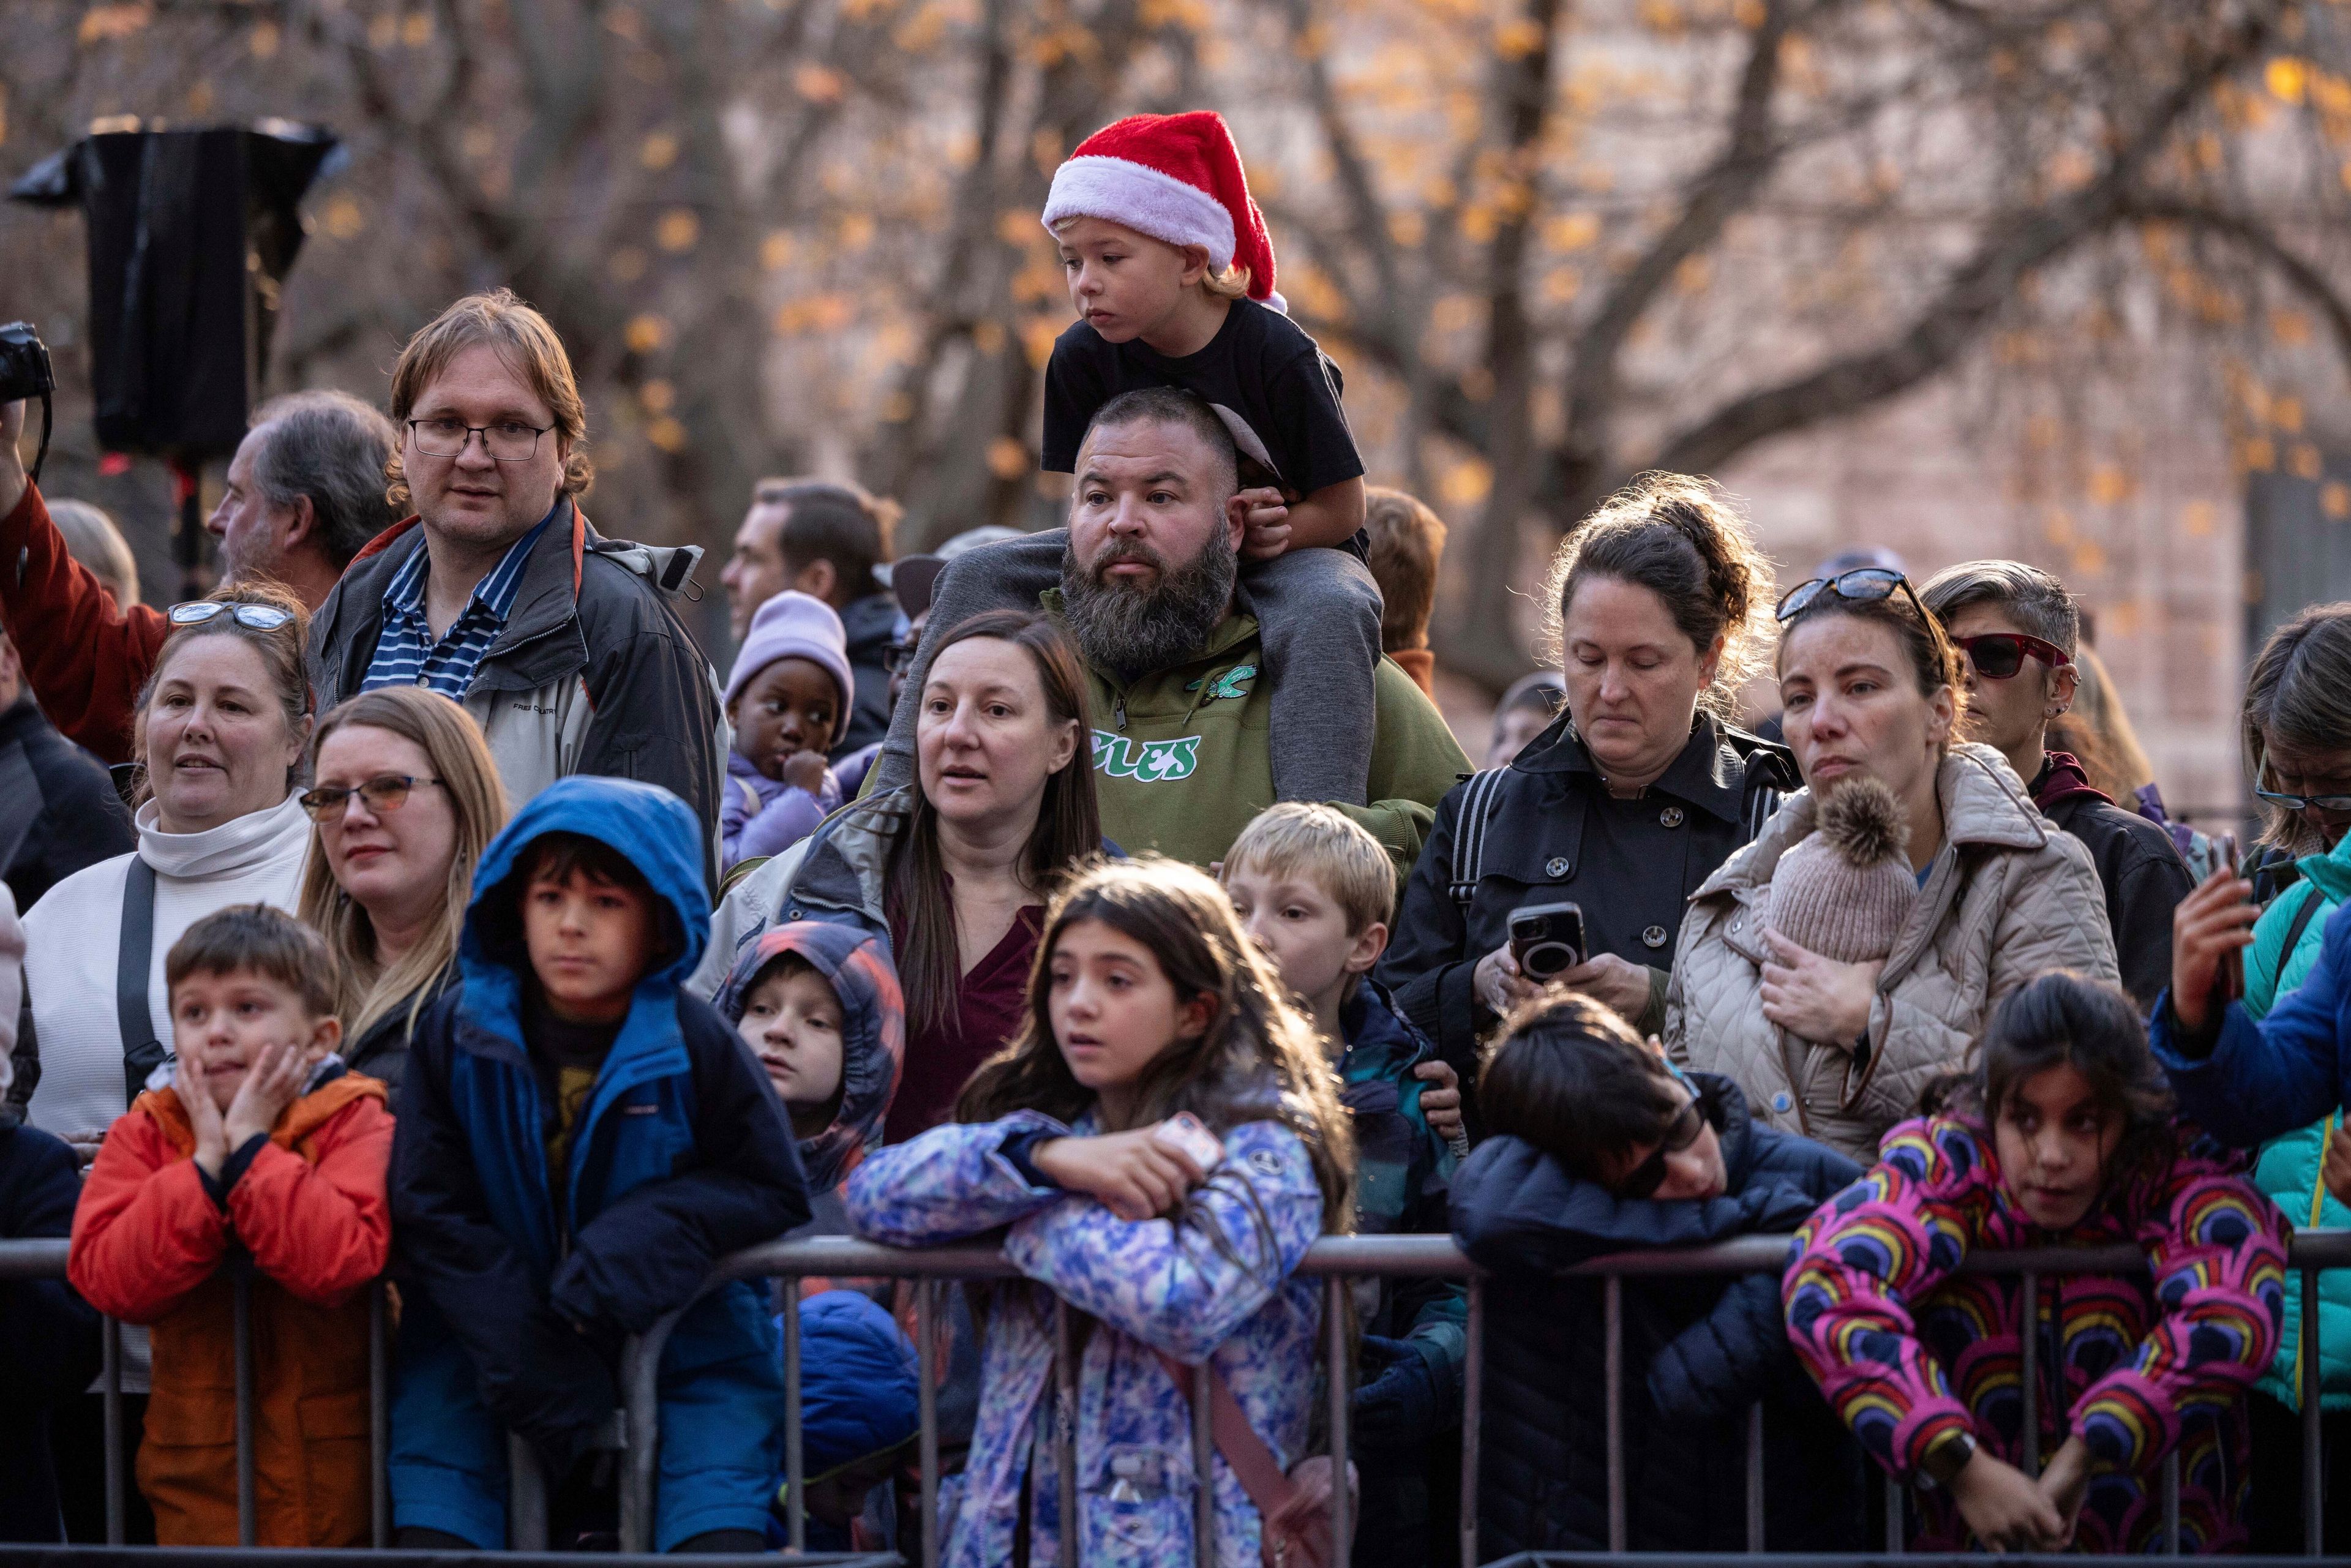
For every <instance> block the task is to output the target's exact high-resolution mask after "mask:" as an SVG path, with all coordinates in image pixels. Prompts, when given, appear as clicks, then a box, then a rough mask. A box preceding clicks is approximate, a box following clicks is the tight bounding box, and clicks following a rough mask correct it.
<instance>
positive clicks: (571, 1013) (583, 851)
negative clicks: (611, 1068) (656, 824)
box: [520, 832, 664, 1023]
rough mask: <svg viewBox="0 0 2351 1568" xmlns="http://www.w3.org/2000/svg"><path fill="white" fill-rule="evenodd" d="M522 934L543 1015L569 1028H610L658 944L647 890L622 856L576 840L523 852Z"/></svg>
mask: <svg viewBox="0 0 2351 1568" xmlns="http://www.w3.org/2000/svg"><path fill="white" fill-rule="evenodd" d="M522 864H523V868H524V869H523V871H522V873H521V878H520V880H521V883H522V911H521V915H522V933H523V945H524V947H525V950H526V951H527V952H528V955H529V956H530V968H531V974H532V976H533V977H535V979H536V980H537V982H538V989H539V994H540V995H541V996H542V997H544V998H546V1002H547V1006H548V1009H549V1011H551V1012H553V1013H554V1014H555V1016H556V1017H557V1018H559V1019H564V1020H565V1021H567V1022H570V1023H617V1022H619V1021H620V1020H621V1019H624V1018H626V1017H627V1016H628V1013H629V1007H630V1004H631V1003H632V1001H634V1000H635V998H636V989H637V982H638V981H639V980H641V979H643V977H644V976H645V974H646V972H647V971H648V970H650V969H652V968H653V967H654V965H655V963H656V962H657V960H658V959H659V958H660V956H661V955H662V952H663V948H664V941H663V937H662V934H661V919H660V915H659V913H658V909H657V904H656V901H655V899H654V897H653V888H652V887H651V886H650V885H649V884H648V883H646V881H645V878H644V873H642V872H640V871H639V870H638V869H637V868H636V867H635V866H633V865H632V864H631V863H630V862H629V860H628V857H627V856H625V855H623V854H622V853H621V852H619V851H618V850H615V849H613V848H611V846H610V845H608V844H604V843H601V842H599V841H596V840H594V839H590V838H587V837H585V836H583V835H581V834H579V833H561V832H558V833H547V834H544V835H542V836H541V837H539V838H538V839H535V840H533V841H531V843H530V845H529V847H528V848H527V849H526V850H525V851H524V852H523V856H522Z"/></svg>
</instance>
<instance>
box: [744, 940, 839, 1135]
mask: <svg viewBox="0 0 2351 1568" xmlns="http://www.w3.org/2000/svg"><path fill="white" fill-rule="evenodd" d="M841 1024H842V1009H841V998H840V997H839V996H837V995H835V994H834V992H833V988H832V985H831V982H830V981H828V980H827V979H826V978H825V977H824V976H823V975H822V974H820V973H819V972H818V970H817V967H816V966H815V965H813V964H811V963H810V962H809V961H808V960H807V959H806V958H803V957H801V956H799V954H797V953H785V954H782V955H780V956H778V957H777V958H776V959H774V960H773V961H772V962H770V963H769V964H768V967H766V968H764V969H762V970H760V971H759V973H758V977H757V978H755V979H754V980H753V981H752V982H751V988H750V989H749V991H748V992H747V993H746V994H745V997H744V1000H743V1017H742V1019H741V1020H740V1021H739V1022H738V1023H737V1025H736V1028H737V1030H740V1031H741V1033H742V1036H743V1043H744V1044H746V1045H747V1046H749V1047H750V1048H751V1052H752V1054H753V1055H755V1056H757V1057H758V1059H759V1065H760V1066H761V1067H762V1068H764V1069H765V1070H766V1071H767V1074H768V1082H770V1083H772V1084H774V1085H775V1087H776V1094H777V1097H778V1098H779V1099H781V1100H782V1101H783V1103H784V1107H785V1109H786V1110H788V1111H789V1112H790V1113H791V1118H792V1133H793V1135H794V1136H796V1137H801V1138H809V1137H813V1136H815V1135H816V1134H819V1133H821V1132H822V1131H824V1129H825V1128H826V1127H828V1126H830V1125H831V1123H832V1119H833V1115H834V1113H835V1111H836V1110H837V1108H838V1107H839V1106H840V1104H841V1077H842V1055H841Z"/></svg>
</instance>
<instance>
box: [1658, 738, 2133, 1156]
mask: <svg viewBox="0 0 2351 1568" xmlns="http://www.w3.org/2000/svg"><path fill="white" fill-rule="evenodd" d="M1936 789H1937V790H1938V792H1939V793H1940V795H1941V797H1942V803H1943V825H1944V834H1943V846H1942V848H1941V849H1940V850H1938V852H1936V855H1935V861H1934V864H1933V865H1932V866H1931V867H1930V868H1929V869H1928V873H1927V883H1926V886H1925V887H1924V888H1922V889H1921V890H1920V892H1919V895H1918V899H1917V902H1916V903H1915V904H1912V905H1911V909H1910V915H1909V918H1908V920H1907V922H1906V923H1905V925H1904V926H1903V928H1902V930H1901V932H1900V934H1899V935H1897V936H1896V937H1895V941H1894V950H1893V953H1892V954H1891V955H1890V956H1888V957H1887V959H1886V967H1885V968H1884V970H1883V971H1881V972H1880V973H1879V975H1878V977H1877V996H1876V999H1875V1000H1874V1001H1873V1002H1872V1003H1871V1005H1870V1009H1869V1034H1868V1038H1867V1042H1866V1044H1865V1045H1864V1044H1862V1043H1861V1042H1855V1041H1848V1042H1842V1043H1832V1044H1825V1045H1823V1044H1820V1043H1817V1042H1815V1041H1812V1040H1801V1039H1799V1038H1797V1037H1796V1036H1794V1035H1792V1034H1790V1033H1788V1032H1787V1031H1786V1030H1782V1029H1781V1028H1779V1027H1778V1026H1777V1025H1775V1024H1772V1023H1771V1022H1770V1021H1768V1020H1767V1019H1765V1018H1764V1017H1763V998H1762V983H1763V978H1762V962H1763V959H1764V958H1765V956H1767V955H1768V953H1769V948H1768V946H1767V945H1766V944H1765V943H1764V941H1763V924H1764V917H1765V914H1766V909H1767V906H1768V904H1769V902H1770V895H1771V868H1772V867H1773V866H1775V865H1777V864H1778V863H1779V861H1780V856H1781V855H1782V854H1783V853H1785V852H1787V851H1788V850H1790V849H1792V848H1793V847H1794V846H1795V845H1796V844H1797V843H1798V842H1799V841H1802V839H1803V838H1804V837H1805V835H1806V834H1808V833H1810V832H1811V831H1813V795H1812V791H1811V790H1809V789H1807V790H1804V791H1802V792H1801V793H1799V794H1795V795H1792V796H1790V797H1789V798H1788V800H1786V802H1785V803H1783V804H1782V806H1781V808H1780V810H1779V811H1778V812H1777V814H1775V815H1774V816H1773V817H1772V819H1771V821H1769V822H1767V823H1765V824H1764V827H1763V831H1762V833H1761V835H1760V836H1758V837H1757V839H1756V840H1755V841H1754V842H1753V843H1751V844H1749V845H1748V846H1747V847H1746V848H1745V849H1743V850H1740V852H1738V853H1737V854H1734V855H1732V856H1731V857H1730V859H1729V860H1728V861H1726V862H1724V863H1723V866H1722V869H1721V870H1719V871H1718V872H1716V873H1714V875H1712V876H1711V877H1709V878H1708V879H1707V881H1706V882H1705V883H1704V884H1703V885H1701V886H1700V887H1699V888H1698V892H1697V893H1696V894H1692V895H1691V898H1690V906H1689V912H1688V913H1687V915H1684V916H1683V918H1682V932H1681V942H1680V944H1679V946H1678V949H1677V957H1676V959H1675V963H1674V972H1673V979H1672V981H1671V983H1670V984H1669V985H1668V986H1667V989H1666V1036H1665V1038H1666V1045H1667V1050H1668V1051H1671V1053H1672V1054H1673V1057H1674V1059H1675V1060H1676V1061H1680V1062H1682V1063H1684V1064H1686V1065H1687V1066H1689V1067H1693V1068H1697V1069H1698V1070H1700V1071H1707V1072H1719V1073H1722V1074H1723V1075H1725V1076H1726V1077H1729V1078H1731V1079H1734V1080H1736V1081H1737V1082H1738V1083H1739V1086H1740V1088H1741V1089H1743V1090H1745V1091H1746V1092H1747V1099H1748V1103H1749V1104H1750V1106H1752V1107H1753V1109H1754V1113H1755V1114H1756V1115H1757V1116H1759V1117H1761V1118H1762V1119H1764V1120H1765V1121H1767V1122H1769V1123H1770V1124H1771V1125H1772V1126H1775V1127H1779V1128H1782V1129H1784V1130H1787V1131H1790V1132H1797V1133H1802V1134H1804V1135H1805V1136H1807V1137H1811V1138H1816V1139H1818V1140H1820V1141H1821V1142H1822V1143H1824V1144H1826V1145H1829V1146H1830V1147H1831V1148H1834V1149H1836V1150H1837V1151H1839V1152H1840V1153H1842V1154H1844V1155H1849V1156H1850V1157H1852V1158H1854V1159H1856V1160H1859V1161H1860V1162H1861V1163H1862V1164H1864V1165H1867V1164H1869V1163H1871V1162H1872V1161H1874V1160H1875V1159H1876V1157H1877V1140H1878V1137H1879V1135H1880V1134H1883V1133H1884V1132H1886V1129H1887V1128H1889V1127H1891V1126H1893V1125H1894V1124H1896V1122H1899V1121H1901V1120H1902V1119H1903V1118H1905V1117H1907V1116H1910V1115H1913V1114H1915V1113H1916V1112H1917V1099H1918V1091H1919V1090H1920V1089H1921V1088H1922V1087H1924V1086H1925V1085H1926V1084H1927V1083H1928V1082H1929V1081H1931V1080H1932V1079H1934V1078H1935V1077H1936V1076H1937V1075H1938V1074H1939V1073H1943V1072H1947V1071H1953V1070H1955V1069H1959V1068H1962V1067H1967V1066H1970V1065H1971V1064H1972V1063H1973V1062H1974V1061H1975V1040H1976V1035H1977V1033H1978V1031H1979V1030H1980V1029H1981V1028H1982V1026H1983V1022H1984V1019H1985V1017H1986V1016H1987V1015H1988V1014H1989V1012H1990V1011H1991V1004H1992V1003H1993V1002H1995V1001H1997V1000H1999V999H2000V998H2001V997H2003V996H2005V995H2007V994H2008V993H2009V992H2010V991H2011V990H2014V989H2015V988H2017V987H2018V986H2021V985H2022V984H2023V983H2024V982H2025V981H2026V980H2029V979H2031V978H2032V977H2033V976H2035V975H2038V974H2041V973H2043V971H2046V970H2049V969H2055V968H2067V969H2074V970H2077V971H2079V972H2081V973H2083V974H2085V975H2089V976H2092V977H2095V978H2097V979H2101V980H2106V981H2110V982H2111V981H2113V980H2115V979H2116V969H2115V944H2114V937H2113V936H2112V935H2111V934H2110V933H2109V932H2108V931H2107V929H2106V906H2105V895H2104V894H2102V893H2101V892H2100V890H2099V887H2098V873H2097V869H2096V867H2095V865H2093V864H2092V862H2091V860H2090V852H2089V851H2087V850H2086V849H2085V848H2083V847H2082V843H2081V841H2079V840H2078V839H2075V838H2074V837H2073V836H2072V835H2071V834H2069V833H2066V832H2064V831H2062V830H2061V829H2059V828H2058V827H2056V826H2055V825H2054V824H2053V823H2052V822H2050V821H2048V820H2047V819H2046V818H2044V817H2043V816H2042V815H2041V813H2040V812H2039V811H2038V810H2035V809H2034V808H2033V805H2032V797H2031V796H2030V795H2028V794H2027V793H2026V792H2025V789H2024V785H2023V783H2022V781H2021V780H2019V779H2018V778H2017V777H2016V774H2015V772H2014V770H2013V769H2011V768H2010V767H2009V766H2008V763H2007V761H2006V760H2005V759H2004V758H2002V757H2001V754H2000V753H1999V752H1997V751H1994V750H1993V749H1991V747H1987V746H1978V745H1973V744H1970V743H1966V742H1962V743H1959V744H1957V745H1954V746H1953V747H1951V750H1950V754H1949V756H1948V757H1946V758H1944V759H1943V764H1942V768H1941V769H1940V771H1939V772H1938V775H1937V778H1936Z"/></svg>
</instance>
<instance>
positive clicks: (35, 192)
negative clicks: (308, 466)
mask: <svg viewBox="0 0 2351 1568" xmlns="http://www.w3.org/2000/svg"><path fill="white" fill-rule="evenodd" d="M337 145H338V144H337V142H336V139H335V137H334V135H333V133H331V132H329V131H325V130H322V129H320V128H319V127H317V126H309V125H298V124H295V123H293V122H292V121H289V120H264V121H261V122H260V123H258V124H256V125H255V126H252V127H243V126H225V127H214V128H211V129H206V130H193V131H112V132H108V133H105V134H101V135H94V136H89V137H85V138H84V139H82V140H81V141H77V142H75V143H74V144H73V145H72V146H71V147H68V148H67V149H65V150H64V151H63V152H57V153H55V154H52V155H51V156H50V157H48V158H46V159H43V160H42V161H41V162H40V163H39V164H38V165H37V166H36V167H35V168H34V169H33V170H32V172H29V173H27V174H26V175H25V177H24V178H23V179H21V180H19V181H17V182H16V184H15V185H14V186H13V187H11V188H10V190H9V192H8V194H9V195H10V197H11V198H13V199H14V200H16V201H20V202H29V203H32V204H36V205H39V206H65V205H68V204H78V205H79V206H80V207H81V210H82V214H83V216H84V217H85V218H86V219H87V220H88V222H89V350H90V381H91V391H92V393H93V396H94V401H95V402H96V405H97V423H98V442H99V445H100V446H101V447H104V448H106V449H108V450H110V451H115V452H138V453H151V454H156V455H166V456H174V457H178V458H181V459H183V460H187V459H199V460H200V459H203V458H205V457H214V456H225V455H228V454H229V453H231V452H234V451H235V449H236V444H237V443H238V441H240V440H241V439H243V437H244V435H245V430H246V419H247V417H248V416H249V415H250V413H251V412H252V408H253V402H254V398H255V394H256V389H257V388H258V386H259V384H260V380H261V371H262V367H263V365H264V364H265V363H266V361H267V356H268V351H269V329H270V327H271V325H272V323H273V321H274V320H275V319H276V317H277V287H278V285H279V284H280V283H281V282H282V281H284V279H285V277H286V274H287V269H288V268H290V267H292V266H293V265H294V256H295V253H296V252H297V251H298V250H299V249H300V248H301V246H302V220H301V215H300V214H299V212H298V210H297V207H298V204H299V203H300V201H301V199H302V193H303V192H305V191H306V190H308V188H309V186H310V182H311V181H312V180H313V179H315V178H317V177H318V175H319V172H321V169H322V167H324V166H325V165H326V164H327V163H328V161H329V158H331V157H334V155H335V154H336V152H337ZM337 162H340V160H339V159H338V160H337Z"/></svg>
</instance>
